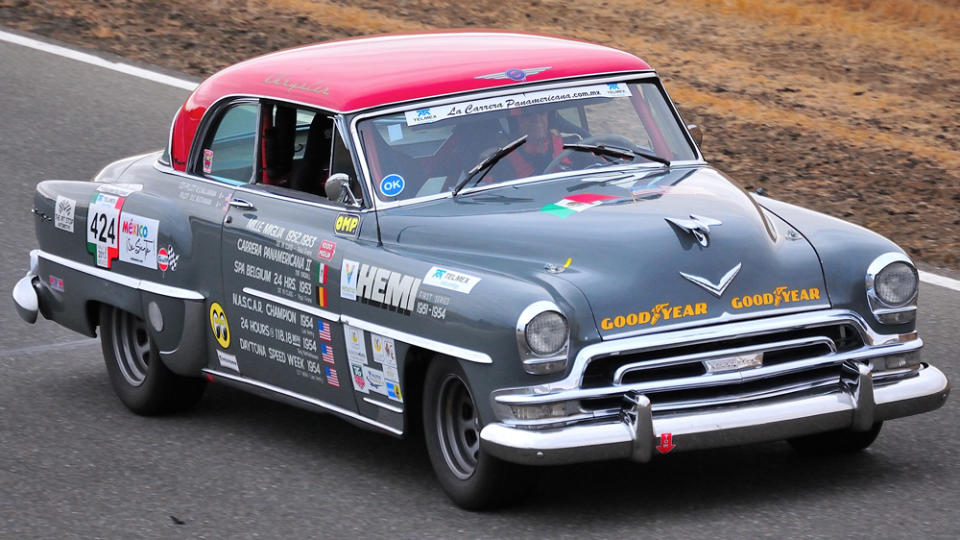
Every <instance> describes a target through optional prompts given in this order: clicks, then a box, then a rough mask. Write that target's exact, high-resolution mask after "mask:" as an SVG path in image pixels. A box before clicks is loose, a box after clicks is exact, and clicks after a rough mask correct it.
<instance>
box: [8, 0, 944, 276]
mask: <svg viewBox="0 0 960 540" xmlns="http://www.w3.org/2000/svg"><path fill="white" fill-rule="evenodd" d="M0 25H4V26H7V27H10V28H15V29H19V30H24V31H29V32H34V33H37V34H41V35H46V36H50V37H52V38H55V39H58V40H62V41H65V42H69V43H75V44H78V45H82V46H85V47H91V48H95V49H99V50H104V51H108V52H112V53H117V54H121V55H125V56H128V57H131V58H136V59H139V60H144V61H147V62H152V63H155V64H159V65H162V66H166V67H169V68H173V69H177V70H182V71H185V72H188V73H192V74H196V75H208V74H210V73H212V72H214V71H216V70H217V69H219V68H221V67H223V66H226V65H228V64H230V63H233V62H236V61H238V60H241V59H243V58H246V57H249V56H252V55H255V54H258V53H262V52H266V51H271V50H275V49H279V48H284V47H289V46H292V45H297V44H302V43H310V42H316V41H323V40H329V39H336V38H342V37H347V36H358V35H364V34H373V33H383V32H416V31H421V30H430V29H438V28H507V29H514V30H525V31H533V32H542V33H548V34H554V35H560V36H568V37H574V38H581V39H586V40H590V41H595V42H599V43H604V44H608V45H612V46H615V47H618V48H622V49H625V50H627V51H630V52H632V53H634V54H637V55H638V56H640V57H642V58H644V59H645V60H647V62H649V63H650V64H651V65H653V66H655V67H656V68H657V69H658V71H659V72H660V74H661V75H662V76H663V78H664V79H665V81H666V84H667V88H668V90H669V91H670V93H671V95H672V97H673V98H674V99H675V100H676V101H677V103H678V105H679V106H680V109H681V111H682V113H683V114H684V116H685V119H686V120H687V121H688V122H694V123H697V124H700V125H702V126H704V129H705V132H706V136H705V139H704V146H703V150H704V153H705V154H706V156H707V159H708V160H710V161H711V162H712V163H713V164H714V165H716V166H717V167H718V168H720V169H721V170H723V171H725V172H727V173H729V174H731V175H732V176H733V177H734V178H736V179H738V180H739V181H740V182H741V184H742V185H744V186H745V187H748V188H759V187H763V188H764V189H766V190H767V191H768V192H769V194H770V195H772V196H774V197H776V198H780V199H783V200H786V201H790V202H795V203H798V204H802V205H804V206H808V207H812V208H815V209H818V210H820V211H822V212H826V213H828V214H832V215H835V216H838V217H842V218H845V219H849V220H852V221H854V222H857V223H859V224H861V225H865V226H867V227H870V228H872V229H875V230H877V231H879V232H881V233H883V234H885V235H887V236H888V237H890V238H892V239H893V240H895V241H897V242H898V243H900V244H901V245H902V246H903V247H904V248H905V249H907V250H908V251H909V253H910V254H911V255H912V256H913V257H914V258H915V259H918V260H920V261H923V262H926V263H928V264H932V265H937V266H942V267H947V268H953V269H957V268H960V114H958V112H960V31H958V30H957V28H960V0H913V1H909V0H833V1H822V0H648V1H644V0H581V1H579V2H570V1H568V0H527V1H525V2H504V1H492V0H473V1H471V2H443V1H437V0H398V1H396V2H392V3H390V2H383V1H379V0H378V1H375V0H353V1H349V2H347V1H334V0H247V1H242V0H241V1H226V0H223V1H214V0H210V1H200V0H192V1H187V0H169V1H154V0H43V1H29V0H0Z"/></svg>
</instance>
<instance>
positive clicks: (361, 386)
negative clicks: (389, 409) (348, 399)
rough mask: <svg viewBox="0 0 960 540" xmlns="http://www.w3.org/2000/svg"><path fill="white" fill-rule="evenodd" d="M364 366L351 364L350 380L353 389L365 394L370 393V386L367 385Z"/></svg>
mask: <svg viewBox="0 0 960 540" xmlns="http://www.w3.org/2000/svg"><path fill="white" fill-rule="evenodd" d="M363 368H364V365H363V364H357V363H356V362H350V380H351V381H353V389H354V390H356V391H357V392H363V393H364V394H369V393H370V386H369V385H368V384H367V378H366V377H365V376H364V372H363Z"/></svg>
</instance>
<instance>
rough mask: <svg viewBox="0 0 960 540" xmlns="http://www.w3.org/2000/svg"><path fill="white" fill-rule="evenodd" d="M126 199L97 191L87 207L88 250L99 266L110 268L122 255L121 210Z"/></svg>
mask: <svg viewBox="0 0 960 540" xmlns="http://www.w3.org/2000/svg"><path fill="white" fill-rule="evenodd" d="M125 200H126V199H124V198H123V197H117V196H115V195H107V194H104V193H96V194H94V195H93V197H91V198H90V208H88V209H87V251H88V252H90V253H91V254H92V255H93V256H94V257H95V258H96V261H97V266H100V267H103V268H110V266H111V264H112V262H113V260H114V259H116V258H117V257H118V256H119V255H120V210H121V209H122V208H123V202H124V201H125Z"/></svg>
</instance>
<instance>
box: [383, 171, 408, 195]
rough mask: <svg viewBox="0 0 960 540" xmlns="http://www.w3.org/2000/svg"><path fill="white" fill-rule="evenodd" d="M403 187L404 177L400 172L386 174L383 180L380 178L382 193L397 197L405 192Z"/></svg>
mask: <svg viewBox="0 0 960 540" xmlns="http://www.w3.org/2000/svg"><path fill="white" fill-rule="evenodd" d="M403 187H404V182H403V177H402V176H400V175H399V174H389V175H387V176H384V177H383V180H380V193H383V194H384V195H386V196H387V197H396V196H397V195H399V194H401V193H403Z"/></svg>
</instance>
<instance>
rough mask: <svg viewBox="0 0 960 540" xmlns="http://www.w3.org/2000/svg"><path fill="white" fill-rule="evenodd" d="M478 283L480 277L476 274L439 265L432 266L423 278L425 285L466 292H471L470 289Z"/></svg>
mask: <svg viewBox="0 0 960 540" xmlns="http://www.w3.org/2000/svg"><path fill="white" fill-rule="evenodd" d="M477 283H480V278H478V277H476V276H471V275H470V274H464V273H463V272H454V271H453V270H448V269H446V268H440V267H439V266H434V267H431V268H430V270H427V275H426V277H424V278H423V284H424V285H433V286H434V287H442V288H444V289H450V290H451V291H457V292H461V293H464V294H470V291H472V290H473V288H474V286H476V284H477Z"/></svg>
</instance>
